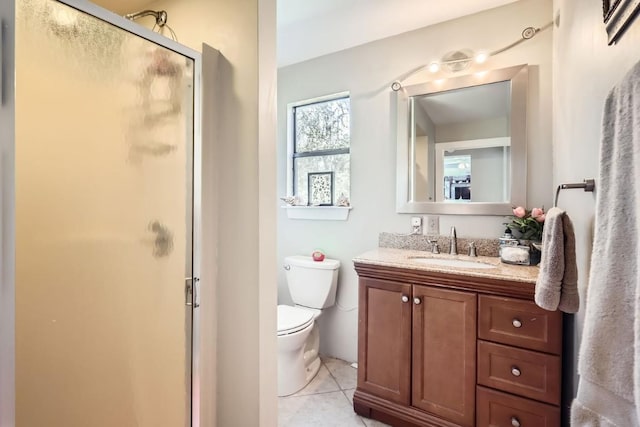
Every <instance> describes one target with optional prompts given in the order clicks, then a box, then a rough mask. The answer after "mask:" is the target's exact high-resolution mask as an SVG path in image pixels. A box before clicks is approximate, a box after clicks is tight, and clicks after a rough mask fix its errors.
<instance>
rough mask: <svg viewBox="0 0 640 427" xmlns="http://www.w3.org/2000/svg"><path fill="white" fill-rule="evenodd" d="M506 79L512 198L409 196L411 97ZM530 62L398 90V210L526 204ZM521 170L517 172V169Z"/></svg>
mask: <svg viewBox="0 0 640 427" xmlns="http://www.w3.org/2000/svg"><path fill="white" fill-rule="evenodd" d="M503 81H510V82H511V113H510V114H511V116H510V122H511V123H510V129H511V150H510V151H511V168H510V169H511V173H510V178H511V194H510V198H509V202H507V203H498V202H496V203H494V202H470V203H447V202H426V201H425V202H423V201H414V200H410V199H409V188H410V185H411V183H410V182H409V180H410V174H409V172H410V170H409V160H410V159H412V158H413V156H412V153H411V152H410V150H409V147H410V145H411V144H410V141H409V136H410V135H411V126H412V123H411V121H410V120H409V119H410V117H409V113H410V105H409V104H410V102H409V100H410V97H412V96H417V95H428V94H434V93H438V92H446V91H450V90H454V89H463V88H467V87H473V86H480V85H485V84H490V83H497V82H503ZM528 85H529V75H528V66H527V65H526V64H525V65H516V66H513V67H508V68H502V69H498V70H490V71H483V72H478V73H475V74H469V75H465V76H460V77H452V78H449V79H442V80H435V81H431V82H428V83H423V84H417V85H412V86H407V87H403V88H402V89H401V90H399V91H398V92H396V100H397V107H396V108H397V110H396V111H397V149H396V212H397V213H425V214H444V215H509V214H511V213H512V207H513V206H525V205H526V200H527V91H528ZM516 172H517V173H516Z"/></svg>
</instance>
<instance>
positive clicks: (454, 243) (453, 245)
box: [449, 227, 458, 255]
mask: <svg viewBox="0 0 640 427" xmlns="http://www.w3.org/2000/svg"><path fill="white" fill-rule="evenodd" d="M449 253H450V254H451V255H458V238H457V237H456V228H455V227H451V240H450V241H449Z"/></svg>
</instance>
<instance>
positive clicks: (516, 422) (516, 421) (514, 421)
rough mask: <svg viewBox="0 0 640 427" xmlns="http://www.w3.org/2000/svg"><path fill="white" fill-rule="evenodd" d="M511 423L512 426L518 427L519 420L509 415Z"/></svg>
mask: <svg viewBox="0 0 640 427" xmlns="http://www.w3.org/2000/svg"><path fill="white" fill-rule="evenodd" d="M511 425H512V426H513V427H520V420H519V419H517V418H516V417H511Z"/></svg>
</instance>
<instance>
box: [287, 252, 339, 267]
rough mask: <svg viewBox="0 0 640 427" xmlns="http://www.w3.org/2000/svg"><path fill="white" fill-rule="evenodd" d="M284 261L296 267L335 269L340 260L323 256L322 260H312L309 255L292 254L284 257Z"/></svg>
mask: <svg viewBox="0 0 640 427" xmlns="http://www.w3.org/2000/svg"><path fill="white" fill-rule="evenodd" d="M284 263H285V264H288V265H295V266H296V267H305V268H318V269H321V270H337V269H338V268H340V261H338V260H337V259H329V258H325V259H324V261H314V260H313V258H311V257H310V256H304V255H293V256H288V257H286V258H285V259H284Z"/></svg>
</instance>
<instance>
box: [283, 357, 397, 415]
mask: <svg viewBox="0 0 640 427" xmlns="http://www.w3.org/2000/svg"><path fill="white" fill-rule="evenodd" d="M321 360H322V365H321V366H320V370H319V371H318V374H317V375H316V377H315V378H314V379H313V380H312V381H311V382H310V383H309V384H308V385H307V386H306V387H305V388H303V389H302V390H300V391H299V392H297V393H296V394H293V395H291V396H287V397H280V398H278V427H338V426H339V427H364V426H366V427H385V426H387V424H383V423H381V422H378V421H375V420H370V419H368V418H362V417H360V416H358V415H357V414H356V413H355V412H353V401H352V399H353V392H354V391H355V389H356V379H357V376H356V370H355V369H354V368H352V367H351V365H350V364H349V363H348V362H345V361H343V360H339V359H333V358H330V357H322V358H321Z"/></svg>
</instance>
